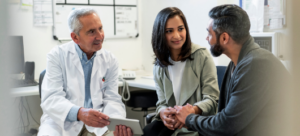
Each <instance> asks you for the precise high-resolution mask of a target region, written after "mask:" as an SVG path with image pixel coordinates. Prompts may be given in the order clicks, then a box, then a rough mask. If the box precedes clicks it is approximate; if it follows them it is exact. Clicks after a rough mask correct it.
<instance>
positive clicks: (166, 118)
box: [159, 107, 176, 130]
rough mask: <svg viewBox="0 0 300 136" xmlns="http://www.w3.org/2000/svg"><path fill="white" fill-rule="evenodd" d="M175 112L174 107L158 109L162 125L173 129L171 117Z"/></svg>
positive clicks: (173, 123) (173, 120) (173, 121)
mask: <svg viewBox="0 0 300 136" xmlns="http://www.w3.org/2000/svg"><path fill="white" fill-rule="evenodd" d="M175 114H176V110H175V109H174V108H171V107H168V108H166V109H163V110H161V111H160V113H159V115H160V118H161V120H162V121H163V123H164V125H165V126H166V127H167V128H168V129H170V130H174V125H175V123H176V122H175V119H173V118H171V117H172V115H175Z"/></svg>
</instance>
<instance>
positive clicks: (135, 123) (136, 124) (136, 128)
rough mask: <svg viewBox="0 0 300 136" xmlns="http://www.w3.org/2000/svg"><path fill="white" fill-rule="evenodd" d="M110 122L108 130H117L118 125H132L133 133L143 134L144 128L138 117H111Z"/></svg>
mask: <svg viewBox="0 0 300 136" xmlns="http://www.w3.org/2000/svg"><path fill="white" fill-rule="evenodd" d="M109 121H110V124H109V125H108V126H107V128H108V130H110V131H115V128H116V126H117V125H124V126H127V127H130V128H131V130H132V132H133V134H138V135H143V134H144V133H143V130H142V127H141V125H140V121H139V120H137V119H121V118H112V117H110V118H109Z"/></svg>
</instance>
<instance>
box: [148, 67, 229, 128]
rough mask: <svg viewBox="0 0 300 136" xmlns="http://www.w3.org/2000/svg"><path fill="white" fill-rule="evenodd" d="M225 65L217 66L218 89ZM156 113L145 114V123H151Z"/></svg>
mask: <svg viewBox="0 0 300 136" xmlns="http://www.w3.org/2000/svg"><path fill="white" fill-rule="evenodd" d="M226 68H227V67H226V66H217V76H218V85H219V89H220V88H221V85H222V81H223V78H224V75H225V71H226ZM155 114H156V113H150V114H148V115H147V116H146V122H147V124H149V123H151V121H152V118H153V117H154V116H155Z"/></svg>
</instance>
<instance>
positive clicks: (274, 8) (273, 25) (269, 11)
mask: <svg viewBox="0 0 300 136" xmlns="http://www.w3.org/2000/svg"><path fill="white" fill-rule="evenodd" d="M265 1H266V3H265V4H266V6H265V8H266V11H265V20H268V21H269V22H268V24H267V25H268V26H269V27H270V29H280V28H283V25H284V24H285V1H284V0H265Z"/></svg>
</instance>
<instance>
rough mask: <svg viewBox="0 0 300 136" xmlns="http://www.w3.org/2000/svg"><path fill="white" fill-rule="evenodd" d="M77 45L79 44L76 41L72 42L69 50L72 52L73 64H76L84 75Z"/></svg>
mask: <svg viewBox="0 0 300 136" xmlns="http://www.w3.org/2000/svg"><path fill="white" fill-rule="evenodd" d="M75 46H77V45H76V43H74V42H71V43H70V46H69V51H70V52H71V53H70V58H71V60H72V62H73V64H74V65H75V67H76V68H77V69H78V71H79V73H81V74H82V76H84V74H83V69H82V65H81V62H80V58H79V56H78V53H77V52H76V49H75Z"/></svg>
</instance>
